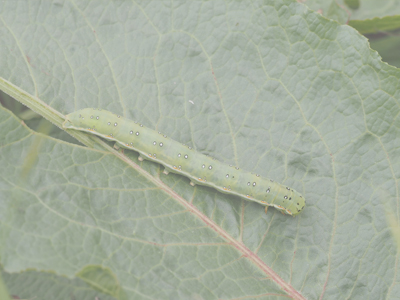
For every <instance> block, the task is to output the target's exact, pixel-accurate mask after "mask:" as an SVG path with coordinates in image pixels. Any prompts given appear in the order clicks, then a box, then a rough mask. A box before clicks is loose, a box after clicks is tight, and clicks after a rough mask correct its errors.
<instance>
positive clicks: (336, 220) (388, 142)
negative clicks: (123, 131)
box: [0, 1, 400, 299]
mask: <svg viewBox="0 0 400 300" xmlns="http://www.w3.org/2000/svg"><path fill="white" fill-rule="evenodd" d="M21 3H24V2H23V1H6V2H4V3H2V4H1V7H0V11H1V13H0V22H1V23H0V24H1V26H0V51H1V54H2V55H1V59H0V89H1V90H3V91H5V92H6V93H8V94H10V95H11V96H13V97H14V98H16V99H17V100H19V101H20V102H21V103H23V104H25V105H27V106H28V107H30V108H32V109H33V110H35V111H36V112H38V113H40V114H41V115H42V116H44V117H46V118H47V119H49V120H51V121H52V122H53V123H54V124H56V125H57V126H61V123H62V121H63V115H65V114H68V113H70V112H72V111H75V110H78V109H81V108H84V107H101V108H104V109H107V110H110V111H113V112H115V113H118V114H121V115H123V116H126V117H129V118H131V119H134V120H138V121H140V122H141V123H143V124H144V125H145V126H148V127H150V128H153V129H155V130H159V131H161V132H163V133H165V134H167V135H168V136H170V137H172V138H173V139H175V140H177V141H179V142H182V143H185V144H188V145H190V146H193V147H194V148H195V149H196V150H197V151H201V152H203V153H205V154H210V155H212V156H214V157H216V158H217V159H219V160H221V161H224V162H226V163H230V164H234V165H237V166H239V167H240V168H243V169H246V170H248V171H252V172H255V173H259V174H261V175H263V176H267V177H270V178H273V179H275V180H276V181H279V182H282V183H284V184H287V185H288V186H292V187H293V188H295V189H296V190H298V191H299V192H301V193H302V194H303V195H304V196H305V198H306V207H305V209H304V211H303V212H302V213H301V214H300V215H299V216H297V217H295V218H291V217H288V216H284V215H282V214H280V213H278V212H277V211H276V210H274V209H272V208H271V209H269V211H268V213H267V214H265V213H264V210H263V208H262V207H261V206H259V205H257V204H255V203H249V202H246V201H242V200H241V199H239V198H236V197H230V196H227V195H224V194H221V193H218V192H216V191H214V190H213V189H210V188H207V187H199V186H196V187H194V188H193V187H192V186H190V185H189V181H188V179H186V178H184V177H182V176H179V175H173V174H170V175H168V176H165V175H164V174H162V168H161V167H160V166H159V165H158V164H154V163H151V162H139V161H138V160H137V155H136V153H134V152H131V151H125V152H124V153H121V152H118V151H115V150H114V149H113V148H112V145H110V144H107V143H105V142H104V141H101V139H99V138H94V137H91V136H90V135H86V134H84V133H72V132H71V134H73V135H74V137H75V138H76V139H77V140H79V141H80V142H82V143H83V144H85V145H86V146H88V147H82V146H79V145H77V144H71V143H68V142H64V141H62V140H60V139H56V138H51V137H49V136H46V135H44V134H39V133H36V132H35V131H32V130H31V129H29V128H28V127H26V126H25V125H24V124H23V123H21V122H20V120H19V119H17V118H16V117H15V116H14V115H13V114H12V113H11V112H9V111H7V110H6V109H1V110H0V128H1V130H0V135H1V136H0V143H1V144H0V165H1V168H0V222H1V226H0V238H1V241H0V257H1V264H2V266H3V268H4V275H3V277H4V278H5V282H6V283H7V286H8V287H9V289H10V293H11V294H13V295H18V291H21V293H22V292H24V293H25V294H24V297H27V298H28V297H33V296H36V295H41V294H42V293H43V291H42V289H43V287H45V286H46V284H43V282H44V283H47V286H48V285H49V282H51V281H52V280H59V281H60V282H62V284H60V285H59V286H58V287H57V286H54V287H53V288H54V289H57V288H59V289H60V290H61V289H62V288H63V287H62V286H63V284H65V281H63V280H67V281H69V284H70V285H71V286H84V287H85V288H88V289H91V291H97V292H99V293H101V295H104V294H107V295H108V296H110V297H114V298H116V299H238V298H239V299H242V298H246V299H252V298H257V299H275V298H277V299H278V298H282V297H285V298H286V297H291V298H294V299H318V298H319V299H360V298H364V299H398V298H399V296H398V295H400V285H399V278H400V277H399V276H398V271H399V264H398V250H399V249H397V247H396V241H395V239H393V238H392V230H391V228H392V227H391V226H389V225H388V223H387V216H389V215H390V216H391V217H392V218H394V220H395V221H398V219H399V213H400V212H399V176H400V172H399V170H400V159H399V157H400V155H399V154H400V132H399V128H400V121H399V115H400V103H399V100H398V98H399V92H398V91H399V76H400V74H399V71H398V70H397V69H396V68H394V67H391V66H388V65H387V64H385V63H382V62H381V60H380V57H379V56H378V55H377V53H376V52H374V51H372V50H371V49H370V48H369V45H368V42H367V40H366V39H365V38H364V37H362V36H361V35H360V34H359V33H358V32H357V31H356V30H354V29H352V28H350V27H348V26H345V25H339V24H338V23H337V22H334V21H330V20H327V19H325V18H324V17H322V16H320V15H319V14H318V13H315V12H313V11H310V10H308V9H307V8H306V7H305V6H304V5H302V4H299V3H296V2H294V1H261V2H223V1H210V2H200V1H198V2H197V1H196V2H190V3H189V2H185V1H181V2H176V1H174V2H161V1H153V2H152V1H146V2H144V1H143V2H140V1H139V2H126V1H122V2H117V1H113V2H105V3H100V2H97V1H90V2H89V1H87V2H86V1H80V2H44V3H43V4H42V5H39V2H37V3H36V2H34V3H30V5H22V4H21ZM26 3H27V2H26ZM387 211H390V214H388V213H387ZM28 269H30V270H32V269H34V270H35V271H27V270H28ZM16 272H24V273H23V274H20V275H17V274H16ZM37 273H39V275H40V281H38V282H40V284H37V285H34V284H32V289H31V290H23V289H20V290H18V288H16V286H15V285H13V284H12V283H11V282H12V279H17V276H27V277H29V278H31V279H32V278H36V277H37V276H38V274H37ZM10 276H11V277H10ZM12 276H15V277H12ZM64 276H66V277H67V279H65V278H64ZM10 278H11V279H10ZM61 279H62V280H61ZM36 290H40V292H39V291H38V292H35V291H36ZM29 293H30V295H26V294H29ZM69 293H70V294H73V295H75V293H78V290H77V289H75V288H71V289H70V290H69ZM76 295H78V294H76ZM88 295H89V294H88ZM90 295H92V294H90ZM76 297H77V298H79V297H81V296H79V297H78V296H76ZM54 299H56V298H54ZM60 299H65V298H62V297H61V296H60Z"/></svg>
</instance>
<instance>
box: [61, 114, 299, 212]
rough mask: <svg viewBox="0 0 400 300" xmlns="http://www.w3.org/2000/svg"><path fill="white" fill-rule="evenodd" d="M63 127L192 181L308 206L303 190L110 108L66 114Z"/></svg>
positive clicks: (265, 200) (269, 201)
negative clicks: (224, 160) (245, 168)
mask: <svg viewBox="0 0 400 300" xmlns="http://www.w3.org/2000/svg"><path fill="white" fill-rule="evenodd" d="M63 127H64V128H66V129H74V130H80V131H86V132H90V133H93V134H96V135H98V136H100V137H102V138H105V139H107V140H110V141H115V142H116V145H117V146H120V147H123V148H126V149H130V150H134V151H137V152H138V153H139V160H141V161H142V160H143V159H148V160H151V161H155V162H157V163H159V164H162V165H163V166H164V167H165V170H164V174H168V173H169V172H173V173H177V174H181V175H184V176H186V177H188V178H190V180H191V182H190V184H191V185H195V184H199V185H206V186H210V187H213V188H215V189H217V190H218V191H220V192H222V193H226V194H231V195H236V196H239V197H241V198H243V199H245V200H249V201H254V202H257V203H259V204H261V205H263V206H266V210H267V208H268V206H273V207H275V208H276V209H278V210H279V211H281V212H282V213H284V214H288V215H292V216H295V215H297V214H298V213H300V212H301V211H302V210H303V208H304V206H305V199H304V198H303V197H302V196H301V195H300V193H298V192H296V191H295V190H293V189H291V188H289V187H286V186H284V185H282V184H279V183H276V182H273V180H270V179H267V178H263V177H261V176H260V175H256V174H252V173H250V172H246V171H242V170H239V168H237V167H233V166H230V165H227V164H224V163H222V162H219V161H217V160H215V159H214V158H212V157H210V156H206V155H204V154H202V153H200V152H197V151H195V150H193V149H192V148H191V147H188V146H185V145H183V144H181V143H178V142H176V141H174V140H172V139H170V138H168V137H167V136H166V135H163V134H162V133H160V132H157V131H154V130H152V129H150V128H146V127H144V126H143V125H141V124H139V123H138V122H134V121H132V120H129V119H126V118H123V117H121V116H118V115H116V114H113V113H111V112H109V111H105V110H101V109H95V108H85V109H82V110H79V111H76V112H73V113H71V114H69V115H67V116H66V119H65V122H64V123H63Z"/></svg>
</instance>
